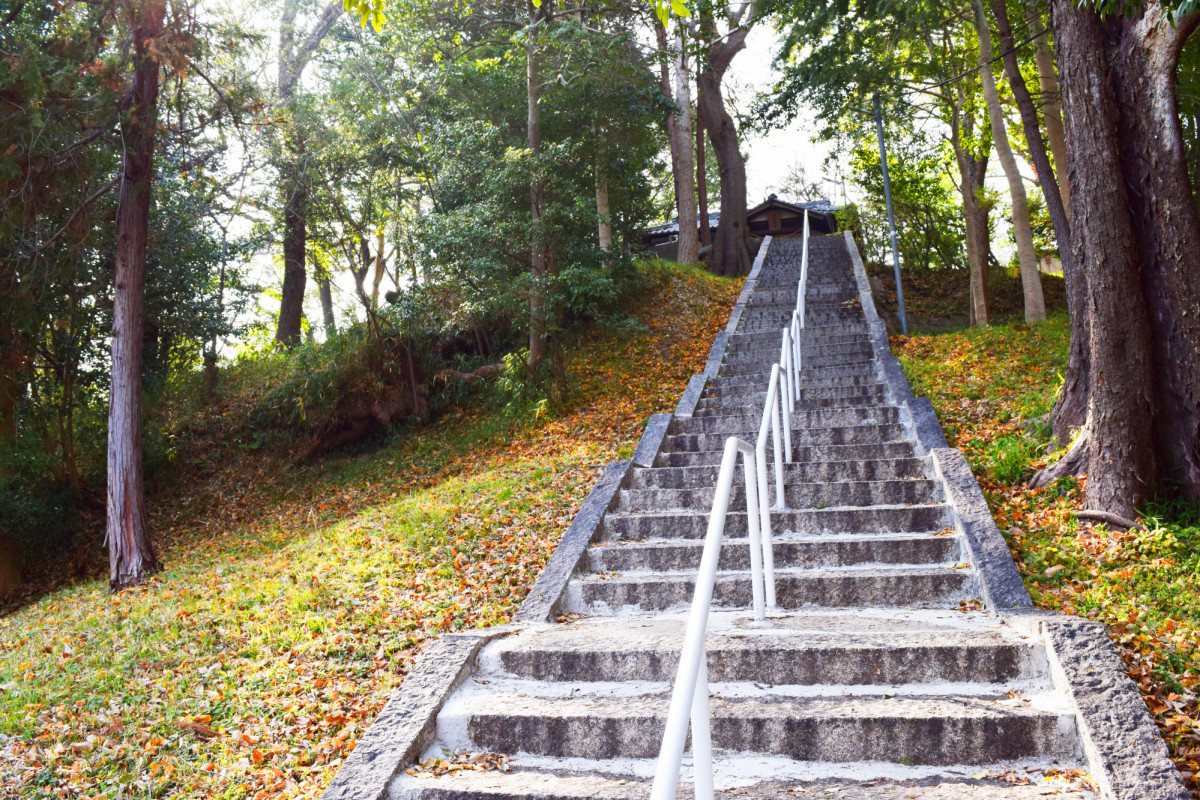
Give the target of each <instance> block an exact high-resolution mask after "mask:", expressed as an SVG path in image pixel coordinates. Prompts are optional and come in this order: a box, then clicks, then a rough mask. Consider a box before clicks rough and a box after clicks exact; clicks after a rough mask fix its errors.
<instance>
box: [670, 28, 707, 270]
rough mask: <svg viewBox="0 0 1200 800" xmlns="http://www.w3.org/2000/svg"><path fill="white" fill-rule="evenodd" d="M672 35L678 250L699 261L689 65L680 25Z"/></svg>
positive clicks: (682, 257) (686, 259)
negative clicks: (677, 168) (675, 34)
mask: <svg viewBox="0 0 1200 800" xmlns="http://www.w3.org/2000/svg"><path fill="white" fill-rule="evenodd" d="M677 30H678V34H677V36H676V37H675V47H676V49H677V52H676V53H675V105H676V107H677V111H676V115H677V122H676V124H675V127H674V129H673V130H672V135H673V136H675V137H676V138H677V140H678V141H672V142H671V157H672V158H675V159H678V160H679V164H678V167H679V185H678V193H677V194H676V195H675V205H676V208H677V209H678V211H679V250H678V253H677V255H676V260H677V261H679V262H680V263H681V264H698V263H700V238H699V225H698V221H697V217H696V170H695V162H694V158H695V156H694V153H693V151H692V88H691V86H692V74H691V70H689V69H688V60H687V51H686V49H685V45H686V42H685V40H684V35H683V26H682V25H680V26H677Z"/></svg>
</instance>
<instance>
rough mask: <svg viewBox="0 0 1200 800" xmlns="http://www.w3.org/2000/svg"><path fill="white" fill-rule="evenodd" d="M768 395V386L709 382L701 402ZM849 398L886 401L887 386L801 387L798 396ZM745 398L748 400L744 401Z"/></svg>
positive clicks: (749, 399) (878, 383)
mask: <svg viewBox="0 0 1200 800" xmlns="http://www.w3.org/2000/svg"><path fill="white" fill-rule="evenodd" d="M766 395H767V387H766V385H763V386H760V387H757V388H755V387H742V386H724V385H721V384H714V383H713V382H712V381H709V383H708V385H706V386H705V388H704V391H703V392H702V393H701V395H700V402H701V403H704V402H706V401H711V400H714V399H719V398H728V399H730V400H738V401H741V402H745V403H749V402H750V401H751V400H752V399H753V398H755V397H757V398H760V399H761V398H763V397H766ZM847 397H871V398H877V399H880V400H882V399H884V398H886V397H887V385H886V384H883V383H880V382H878V381H874V382H871V383H857V384H848V385H845V386H811V385H809V386H801V387H800V393H799V394H798V395H797V396H796V399H797V400H798V401H799V402H805V401H807V400H827V399H840V398H847ZM743 398H747V399H745V400H742V399H743ZM760 404H761V403H760Z"/></svg>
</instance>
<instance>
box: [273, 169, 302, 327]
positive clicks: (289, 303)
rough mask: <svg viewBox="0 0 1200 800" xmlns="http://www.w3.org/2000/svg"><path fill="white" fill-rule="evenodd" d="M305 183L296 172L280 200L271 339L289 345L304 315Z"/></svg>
mask: <svg viewBox="0 0 1200 800" xmlns="http://www.w3.org/2000/svg"><path fill="white" fill-rule="evenodd" d="M307 206H308V187H307V186H305V184H304V177H303V176H299V177H297V178H296V179H295V182H294V183H293V184H292V185H291V186H290V187H289V188H288V191H287V196H286V197H285V198H284V202H283V291H282V293H281V294H280V297H279V322H278V324H277V325H276V328H275V341H276V342H278V343H279V344H282V345H286V346H288V347H291V346H293V345H295V344H296V343H297V342H299V341H300V318H301V317H302V316H304V290H305V284H306V283H307V280H308V273H307V271H306V270H305V266H304V253H305V250H306V249H307V247H308V208H307Z"/></svg>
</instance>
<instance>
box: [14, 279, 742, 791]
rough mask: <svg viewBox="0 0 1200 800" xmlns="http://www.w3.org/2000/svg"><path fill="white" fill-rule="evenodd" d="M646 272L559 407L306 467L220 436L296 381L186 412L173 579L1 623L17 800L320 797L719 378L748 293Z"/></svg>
mask: <svg viewBox="0 0 1200 800" xmlns="http://www.w3.org/2000/svg"><path fill="white" fill-rule="evenodd" d="M648 269H649V270H650V273H649V277H650V278H652V280H650V281H648V286H649V288H648V289H647V291H646V292H645V293H644V295H642V296H641V297H639V298H638V299H637V301H636V302H634V303H632V304H631V307H630V308H629V309H628V315H627V317H625V318H623V319H618V318H613V319H610V320H607V321H606V324H603V325H598V326H593V327H592V328H590V329H588V330H585V331H582V332H579V333H578V334H577V335H576V337H575V339H574V340H572V341H570V342H569V343H568V344H569V347H568V354H569V359H568V371H569V375H570V385H571V387H572V391H571V394H570V396H569V397H568V399H567V402H566V403H565V404H563V405H556V404H549V403H546V402H544V401H540V400H538V399H537V397H536V396H525V395H519V396H517V397H515V398H514V399H510V400H509V401H508V402H501V401H499V400H497V399H496V398H495V397H485V398H484V399H481V400H480V401H479V402H477V403H475V404H473V405H472V404H467V405H464V406H460V407H458V408H456V409H455V410H453V411H450V412H448V413H446V414H445V415H444V416H442V417H441V418H439V419H437V420H436V421H435V422H433V423H432V424H431V425H429V426H427V427H425V428H421V429H411V430H410V429H406V428H404V427H400V428H398V429H396V430H394V431H393V433H391V434H390V435H389V437H388V438H386V439H385V440H384V441H382V442H374V443H371V444H368V445H361V446H358V447H356V448H350V449H348V450H347V451H343V452H342V453H340V454H338V455H336V456H327V457H325V458H322V459H316V460H310V461H304V462H297V461H296V460H295V459H294V458H293V457H290V456H289V455H287V454H286V453H283V452H280V451H278V450H275V449H271V448H267V447H257V446H256V443H255V441H254V440H252V439H251V440H246V439H244V438H238V437H230V438H228V439H226V438H222V437H220V436H218V435H217V433H218V432H220V431H222V430H225V429H226V428H227V427H228V424H227V423H228V421H229V420H239V419H246V418H248V416H249V415H251V414H252V413H253V410H254V409H255V408H256V406H257V403H258V402H259V399H260V398H261V397H262V396H263V395H264V393H266V392H267V391H269V387H270V385H271V381H272V380H277V379H278V376H279V374H280V369H281V367H280V365H279V364H272V363H266V364H257V365H247V366H245V367H244V368H243V371H241V372H237V371H235V372H234V374H232V375H230V376H228V380H229V381H230V383H229V384H227V385H229V386H232V387H235V388H233V389H229V390H228V391H229V396H228V397H227V398H226V400H225V401H224V402H223V403H221V404H219V405H217V406H213V407H208V406H202V407H198V408H193V407H191V406H187V405H186V404H181V405H180V406H178V407H176V410H175V411H174V412H173V413H175V415H176V419H174V421H173V422H174V425H175V428H174V429H175V430H177V431H180V432H187V436H186V437H181V440H180V441H177V442H176V447H177V448H178V455H177V458H176V463H177V467H178V479H177V481H176V485H175V487H174V488H173V489H169V490H164V491H163V493H162V494H161V495H158V496H156V497H155V498H154V500H153V503H152V506H153V507H152V509H151V514H152V530H153V532H154V535H155V537H156V542H157V545H158V547H159V552H160V555H161V556H162V557H163V560H164V561H165V563H166V565H167V570H166V571H165V572H163V573H161V574H160V575H157V576H155V577H154V578H153V579H152V580H151V581H150V582H149V583H148V584H146V585H144V586H141V587H138V588H136V589H132V590H129V591H126V592H123V593H121V594H119V595H116V596H113V595H110V594H109V593H108V591H107V587H106V585H105V584H104V582H103V581H99V580H87V581H83V582H80V583H78V584H77V585H74V586H72V587H70V588H68V589H64V590H62V591H58V592H56V593H54V594H52V595H49V596H47V597H45V598H43V599H41V600H40V601H38V602H36V603H33V604H32V605H30V606H28V607H26V608H25V609H23V610H21V611H19V612H17V613H16V614H13V615H11V616H9V617H6V618H3V619H0V793H7V794H8V795H9V796H14V797H23V798H25V797H29V798H51V797H54V798H57V797H63V796H80V797H84V796H87V797H122V796H123V797H166V796H170V797H189V798H201V797H203V798H228V799H230V800H234V799H236V798H261V797H267V796H271V797H316V796H318V795H319V794H320V793H321V791H322V790H323V789H324V787H325V786H326V785H327V784H328V782H329V780H330V779H331V777H332V776H333V774H334V773H335V772H336V771H337V768H338V767H339V766H340V764H341V763H342V761H343V760H344V759H345V758H346V756H347V755H348V754H349V752H350V751H351V750H352V749H353V747H354V743H355V741H356V740H357V738H358V737H359V736H360V735H361V734H362V733H363V731H364V730H365V729H366V728H367V726H368V725H369V724H370V722H371V720H372V719H373V718H374V717H375V715H376V714H377V713H378V712H379V710H380V708H381V707H382V705H383V703H384V702H385V701H386V699H387V697H388V695H389V693H390V692H391V691H392V690H393V689H394V688H395V687H396V686H397V685H398V684H399V683H400V682H401V681H402V680H403V677H404V675H405V674H406V672H407V670H408V668H409V665H410V664H411V662H412V659H413V657H414V656H415V655H416V653H417V652H419V650H420V649H421V647H422V645H423V643H425V642H426V641H427V640H428V639H429V638H430V637H432V636H435V635H436V634H438V633H441V632H444V631H452V630H460V629H464V628H472V627H479V626H486V625H493V624H496V623H501V622H504V621H507V620H508V619H510V618H511V616H512V614H513V613H514V611H515V610H516V609H517V607H518V606H519V604H520V602H521V600H522V599H523V598H524V596H525V594H526V592H527V591H528V589H529V586H530V585H531V583H532V581H533V579H534V578H535V577H536V575H537V574H538V572H539V571H540V569H541V567H542V565H543V564H544V563H545V561H546V559H547V557H548V556H549V554H550V552H551V551H552V549H553V547H554V545H555V543H556V542H557V540H558V538H559V536H560V535H561V534H562V532H563V531H564V530H565V529H566V527H567V525H568V524H569V523H570V521H571V519H572V518H573V516H574V514H575V511H576V510H577V509H578V507H579V505H580V503H581V502H582V500H583V498H584V497H585V496H586V494H587V492H588V490H589V489H590V487H591V485H592V483H593V482H594V480H595V478H596V477H597V476H598V475H599V473H600V471H601V469H602V468H603V465H604V464H605V463H607V462H609V461H611V460H614V459H617V458H628V457H629V456H630V455H631V454H632V451H633V448H634V446H635V444H636V442H637V439H638V437H639V436H640V434H641V430H642V427H643V425H644V423H645V420H646V418H647V416H648V415H650V414H651V413H654V412H659V411H666V410H669V409H670V408H671V407H672V406H673V405H674V403H675V401H676V399H677V397H678V395H679V394H680V392H681V391H682V389H683V387H684V385H685V384H686V382H687V379H688V378H689V377H690V375H691V374H692V373H694V372H696V371H699V370H700V369H702V368H703V364H704V362H705V358H706V356H707V353H708V350H709V347H710V345H711V342H712V340H713V337H714V336H715V334H716V333H717V332H718V331H719V330H720V329H721V328H722V326H723V325H724V323H725V320H726V319H727V318H728V312H729V309H730V307H731V306H732V304H733V302H734V300H735V298H736V296H737V292H738V290H739V288H740V284H739V282H737V281H730V280H726V279H720V278H715V277H713V276H711V275H708V274H707V273H704V272H701V271H698V270H691V269H685V268H682V267H674V266H670V265H662V264H659V265H654V266H652V267H650V268H648ZM234 427H236V426H234ZM183 439H186V441H184V440H183Z"/></svg>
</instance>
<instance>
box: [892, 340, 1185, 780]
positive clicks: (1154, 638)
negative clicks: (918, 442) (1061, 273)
mask: <svg viewBox="0 0 1200 800" xmlns="http://www.w3.org/2000/svg"><path fill="white" fill-rule="evenodd" d="M1068 337H1069V332H1068V328H1067V320H1066V318H1065V317H1062V316H1058V317H1055V318H1054V319H1053V320H1051V321H1050V322H1049V323H1047V324H1045V325H1039V326H1036V327H1030V326H1026V325H1012V326H1002V327H994V328H990V329H988V330H971V331H962V332H957V333H952V334H944V335H941V336H923V337H911V338H907V339H905V338H900V337H898V338H896V339H893V348H894V350H895V351H896V353H897V355H898V356H899V358H900V361H901V363H902V364H903V365H904V369H905V371H906V372H907V373H908V376H909V379H910V380H911V381H912V384H913V390H914V391H915V392H916V393H917V394H919V395H924V396H926V397H928V398H929V399H930V401H931V402H932V403H933V405H934V407H935V408H936V409H937V412H938V417H939V418H940V419H941V421H942V425H943V427H944V428H945V431H946V437H947V439H948V440H949V442H950V444H951V446H953V447H958V448H960V449H962V450H963V452H964V453H965V454H966V456H967V460H968V461H969V462H970V463H971V467H972V469H973V470H974V471H975V474H976V476H977V477H978V478H979V482H980V484H981V485H982V486H983V490H984V494H985V495H986V496H987V499H988V503H989V505H990V506H991V509H992V514H993V515H994V516H995V518H996V522H997V524H998V525H999V526H1000V529H1001V530H1002V531H1004V532H1005V538H1006V539H1007V540H1008V544H1009V548H1010V549H1011V550H1012V553H1013V557H1014V558H1015V559H1016V561H1017V567H1018V569H1019V570H1020V572H1021V574H1022V575H1023V576H1024V578H1025V585H1026V586H1027V587H1028V589H1029V593H1030V594H1031V595H1032V596H1033V599H1034V602H1035V603H1036V604H1037V605H1038V606H1039V607H1042V608H1049V609H1056V610H1059V611H1063V612H1065V613H1067V614H1077V615H1080V616H1086V617H1091V618H1093V619H1099V620H1101V621H1103V622H1104V623H1105V625H1106V626H1107V627H1108V631H1109V634H1110V635H1111V636H1112V638H1113V640H1114V641H1115V642H1116V643H1117V646H1118V649H1119V650H1120V652H1121V655H1122V657H1123V658H1124V660H1125V666H1126V669H1127V671H1128V672H1129V674H1130V675H1131V677H1132V678H1133V679H1134V680H1135V681H1136V682H1137V684H1138V686H1139V688H1140V689H1141V692H1142V694H1143V696H1144V697H1145V699H1146V703H1147V705H1148V706H1149V707H1150V709H1151V711H1152V712H1153V714H1154V717H1155V719H1156V720H1157V722H1158V724H1159V728H1160V730H1161V731H1162V733H1163V736H1164V737H1165V738H1166V740H1167V742H1168V745H1169V746H1170V748H1171V752H1172V755H1173V757H1174V758H1175V760H1176V763H1177V764H1178V766H1179V768H1180V770H1181V771H1182V772H1183V773H1184V774H1185V777H1186V779H1187V780H1188V783H1189V788H1190V789H1191V790H1192V793H1193V795H1194V796H1200V787H1198V786H1197V783H1196V780H1195V775H1196V773H1197V772H1198V771H1200V765H1198V763H1197V762H1200V720H1198V719H1197V717H1198V715H1200V709H1198V707H1197V699H1196V694H1197V689H1198V686H1200V510H1198V509H1196V508H1195V507H1194V506H1193V507H1188V506H1183V505H1180V504H1165V503H1164V504H1158V505H1154V506H1152V507H1150V508H1147V509H1146V510H1145V514H1144V515H1143V518H1142V521H1143V522H1145V523H1146V526H1147V528H1148V529H1149V530H1148V532H1145V533H1139V532H1137V531H1131V532H1129V533H1115V534H1114V533H1112V532H1110V531H1108V530H1107V529H1106V528H1105V527H1104V526H1102V525H1090V524H1080V523H1079V522H1078V521H1077V520H1075V519H1074V518H1072V517H1071V516H1070V511H1071V510H1072V509H1081V508H1083V507H1084V506H1083V488H1084V487H1083V481H1082V480H1077V479H1075V478H1064V479H1062V480H1060V481H1058V482H1057V483H1056V484H1054V485H1052V486H1049V487H1047V488H1045V489H1042V490H1036V491H1035V490H1031V489H1028V488H1026V487H1025V486H1024V485H1023V484H1024V481H1025V480H1027V479H1028V478H1029V476H1030V475H1031V474H1032V472H1033V470H1034V469H1035V468H1037V467H1039V466H1042V465H1044V463H1045V460H1046V455H1045V448H1046V446H1047V444H1048V432H1047V431H1045V430H1037V429H1036V428H1035V429H1034V430H1033V431H1032V432H1027V431H1026V430H1025V429H1024V426H1022V425H1021V424H1020V423H1019V421H1020V420H1022V419H1030V418H1032V417H1035V416H1038V415H1040V414H1044V413H1046V412H1048V411H1049V410H1050V407H1051V404H1052V402H1053V398H1054V394H1055V392H1056V391H1057V389H1058V386H1059V384H1060V382H1061V377H1060V374H1059V370H1061V369H1062V368H1063V365H1064V364H1065V363H1066V352H1067V344H1068V341H1069V339H1068ZM1031 427H1033V426H1031Z"/></svg>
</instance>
